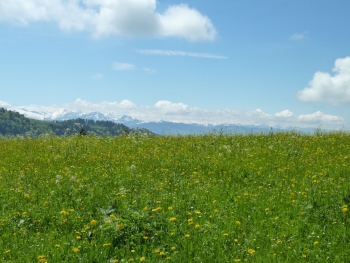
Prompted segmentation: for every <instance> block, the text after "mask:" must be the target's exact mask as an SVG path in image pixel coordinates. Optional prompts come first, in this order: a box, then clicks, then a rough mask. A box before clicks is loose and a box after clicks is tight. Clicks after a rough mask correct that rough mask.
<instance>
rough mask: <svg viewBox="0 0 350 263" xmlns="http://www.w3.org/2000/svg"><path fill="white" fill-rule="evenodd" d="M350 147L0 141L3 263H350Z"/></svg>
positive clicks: (323, 137)
mask: <svg viewBox="0 0 350 263" xmlns="http://www.w3.org/2000/svg"><path fill="white" fill-rule="evenodd" d="M349 165H350V135H349V134H346V133H330V134H318V135H299V134H297V133H275V134H273V133H271V134H265V135H262V134H261V135H253V134H251V135H222V134H208V135H204V136H164V137H132V136H130V137H128V136H121V137H114V138H112V137H107V138H100V137H93V136H85V137H77V136H70V137H61V138H49V137H48V138H39V139H5V140H0V203H1V208H2V209H1V211H0V261H1V262H21V263H25V262H49V263H52V262H57V263H58V262H70V263H71V262H114V263H115V262H133V261H134V262H204V263H207V262H208V263H209V262H349V261H350V231H349V229H348V226H349V224H350V220H349V213H350V212H349V211H348V205H349V203H350V189H349V188H350V187H349V179H350V166H349Z"/></svg>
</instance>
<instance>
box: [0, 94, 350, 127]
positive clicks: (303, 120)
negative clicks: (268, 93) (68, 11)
mask: <svg viewBox="0 0 350 263" xmlns="http://www.w3.org/2000/svg"><path fill="white" fill-rule="evenodd" d="M2 105H3V107H4V108H7V109H9V110H16V111H18V112H20V113H22V114H25V115H26V116H28V117H31V118H37V119H47V120H49V119H55V118H56V119H69V118H72V117H71V116H73V115H72V112H73V113H74V116H80V115H81V116H83V115H84V114H90V115H91V116H92V115H93V116H95V115H98V113H99V112H100V113H102V114H104V115H105V116H107V117H108V118H110V119H111V120H116V119H118V118H120V117H122V116H123V115H127V116H131V117H133V118H135V119H139V120H143V121H148V122H150V121H160V120H165V121H171V122H182V123H198V124H241V125H263V124H265V125H268V126H271V127H276V126H279V127H298V128H306V127H319V126H322V128H329V129H342V128H344V127H347V125H348V123H347V122H346V121H345V120H344V119H343V118H342V117H340V116H335V115H328V114H324V113H322V112H320V111H317V112H314V113H311V114H301V115H295V114H294V113H293V112H291V111H290V110H284V111H281V112H277V113H275V114H270V113H266V112H264V111H263V110H261V109H256V110H234V109H221V110H216V111H209V110H205V109H202V108H198V107H190V106H188V105H186V104H184V103H176V102H171V101H166V100H161V101H158V102H156V103H155V104H154V105H150V106H139V105H136V104H134V103H133V102H131V101H129V100H123V101H121V102H116V101H114V102H108V101H103V102H99V103H92V102H89V101H86V100H82V99H77V100H76V101H75V102H73V103H67V104H63V105H52V106H50V107H41V106H35V105H30V106H21V107H17V106H14V105H11V104H8V103H6V102H2V101H0V107H1V106H2Z"/></svg>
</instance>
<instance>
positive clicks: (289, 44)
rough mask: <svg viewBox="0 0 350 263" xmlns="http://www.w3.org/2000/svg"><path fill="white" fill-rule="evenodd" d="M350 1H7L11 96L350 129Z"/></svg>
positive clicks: (182, 116)
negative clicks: (349, 13)
mask: <svg viewBox="0 0 350 263" xmlns="http://www.w3.org/2000/svg"><path fill="white" fill-rule="evenodd" d="M348 10H350V1H348V0H333V1H331V0H317V1H316V0H308V1H305V0H264V1H260V0H229V1H228V0H205V1H203V0H201V1H199V0H183V1H176V0H164V1H163V0H159V1H156V0H50V1H48V0H26V1H23V0H1V1H0V36H1V37H0V106H1V105H2V106H4V107H8V108H11V107H15V106H16V107H17V106H28V105H32V106H33V105H36V106H38V107H39V106H40V107H51V108H52V107H56V108H60V109H61V108H62V107H67V108H75V109H81V110H84V111H89V109H91V110H101V111H103V110H104V111H108V112H116V113H118V112H120V113H123V114H127V115H130V116H134V117H143V118H147V116H152V118H153V120H157V119H165V120H169V121H178V122H181V121H184V122H197V123H208V122H210V123H212V122H215V120H216V122H217V123H219V122H221V123H238V122H239V123H240V124H245V123H248V122H249V123H256V124H263V123H269V124H271V123H274V124H275V125H278V124H282V125H296V126H298V125H300V126H308V125H309V126H319V127H325V128H330V129H332V128H337V129H338V128H342V129H349V127H350V30H349V26H350V18H349V15H348ZM148 113H149V114H148ZM142 114H143V115H142Z"/></svg>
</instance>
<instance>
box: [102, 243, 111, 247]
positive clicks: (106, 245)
mask: <svg viewBox="0 0 350 263" xmlns="http://www.w3.org/2000/svg"><path fill="white" fill-rule="evenodd" d="M102 246H103V247H109V246H111V243H106V244H103V245H102Z"/></svg>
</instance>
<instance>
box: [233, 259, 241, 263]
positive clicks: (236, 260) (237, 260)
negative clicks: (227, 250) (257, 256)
mask: <svg viewBox="0 0 350 263" xmlns="http://www.w3.org/2000/svg"><path fill="white" fill-rule="evenodd" d="M233 261H234V262H236V263H237V262H241V260H240V259H239V258H236V259H235V260H233Z"/></svg>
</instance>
